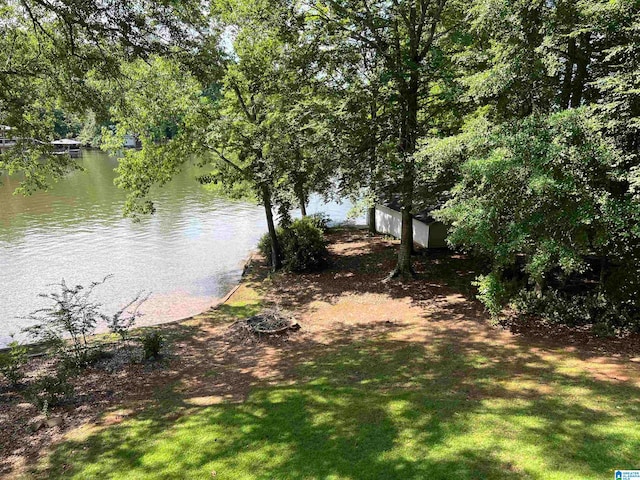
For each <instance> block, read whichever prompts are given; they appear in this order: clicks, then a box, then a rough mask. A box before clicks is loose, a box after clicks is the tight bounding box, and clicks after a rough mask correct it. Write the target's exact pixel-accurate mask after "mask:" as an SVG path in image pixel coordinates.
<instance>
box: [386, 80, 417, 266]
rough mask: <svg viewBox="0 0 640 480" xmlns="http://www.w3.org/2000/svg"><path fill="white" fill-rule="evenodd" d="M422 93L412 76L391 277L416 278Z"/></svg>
mask: <svg viewBox="0 0 640 480" xmlns="http://www.w3.org/2000/svg"><path fill="white" fill-rule="evenodd" d="M418 89H419V73H418V72H417V71H416V70H414V71H412V72H411V76H410V78H409V83H408V85H407V89H406V90H405V92H404V93H405V95H404V96H405V99H406V100H405V101H406V107H405V108H406V110H405V111H404V112H403V113H404V114H405V115H404V116H405V118H404V121H403V128H402V133H401V136H402V138H401V139H400V142H399V147H400V155H401V156H402V188H401V195H402V233H401V236H400V249H399V250H398V263H397V265H396V268H395V269H394V271H393V272H392V273H391V277H405V278H406V277H412V276H413V275H414V271H413V267H412V266H411V252H412V251H413V218H412V215H411V211H412V209H413V182H414V176H415V160H414V158H413V154H414V153H415V150H416V135H417V130H418Z"/></svg>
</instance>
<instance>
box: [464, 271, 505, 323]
mask: <svg viewBox="0 0 640 480" xmlns="http://www.w3.org/2000/svg"><path fill="white" fill-rule="evenodd" d="M472 284H473V286H475V287H476V288H477V289H478V295H477V298H478V300H480V301H481V302H482V303H483V304H484V306H485V307H486V309H487V310H488V311H489V313H490V314H491V316H492V317H497V316H498V315H500V313H501V312H502V309H503V307H504V304H505V301H506V299H507V295H506V291H507V289H506V287H505V284H504V283H503V282H502V281H501V280H500V279H499V278H498V276H497V275H496V274H494V273H490V274H489V275H480V276H478V277H477V279H476V280H475V281H474V282H472Z"/></svg>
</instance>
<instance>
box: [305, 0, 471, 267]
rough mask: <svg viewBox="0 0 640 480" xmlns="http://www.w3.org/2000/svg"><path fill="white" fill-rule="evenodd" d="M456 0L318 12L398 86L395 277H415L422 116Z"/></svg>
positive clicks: (331, 5) (346, 5)
mask: <svg viewBox="0 0 640 480" xmlns="http://www.w3.org/2000/svg"><path fill="white" fill-rule="evenodd" d="M458 6H459V4H458V2H455V1H453V0H449V1H447V0H406V1H404V0H402V1H401V0H398V1H394V2H391V3H389V2H383V1H373V2H371V1H368V0H353V1H352V0H347V1H338V0H325V1H321V2H317V3H316V4H314V9H313V13H314V14H315V15H316V16H317V18H318V19H319V22H320V23H323V24H325V25H327V26H328V27H327V28H330V29H333V30H337V31H340V32H342V33H343V36H346V37H347V38H348V40H349V41H350V42H355V43H356V44H359V45H360V46H361V48H363V49H366V50H369V51H370V52H371V54H372V55H375V56H377V57H378V58H379V59H380V62H381V65H382V66H383V71H384V76H386V77H387V78H388V81H389V84H390V85H391V86H392V87H393V93H394V95H393V101H394V102H395V105H394V110H395V112H394V128H395V129H396V134H395V138H394V144H395V158H393V159H392V160H391V161H390V162H389V164H387V165H385V167H386V168H387V169H389V170H390V171H391V172H392V173H393V174H394V176H395V180H396V188H397V190H398V193H400V196H401V205H402V235H401V244H400V249H399V251H398V262H397V266H396V268H395V269H394V271H393V272H392V274H391V276H398V275H400V276H407V275H411V274H412V272H413V270H412V265H411V253H412V247H413V224H412V210H413V207H414V186H415V185H414V184H415V180H416V164H415V156H414V154H415V152H416V146H417V142H418V138H419V137H420V135H421V134H423V133H424V131H425V130H426V128H427V125H428V119H427V118H424V117H423V116H422V115H421V112H422V109H423V107H424V105H425V104H427V103H428V102H429V101H430V93H431V91H430V88H429V86H430V82H432V81H433V80H434V79H435V78H437V77H438V74H439V72H438V65H437V62H434V59H435V57H436V56H437V55H439V54H441V53H442V52H438V53H437V54H436V50H437V46H438V45H439V43H440V41H441V40H442V39H443V38H445V37H446V36H447V35H448V34H450V33H451V32H453V31H455V30H456V28H457V26H458V24H457V21H458V18H457V13H458V12H457V11H456V8H457V7H458Z"/></svg>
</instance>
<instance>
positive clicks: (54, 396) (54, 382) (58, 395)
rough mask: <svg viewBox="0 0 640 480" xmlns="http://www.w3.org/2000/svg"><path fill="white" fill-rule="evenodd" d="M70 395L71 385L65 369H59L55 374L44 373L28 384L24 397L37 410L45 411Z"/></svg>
mask: <svg viewBox="0 0 640 480" xmlns="http://www.w3.org/2000/svg"><path fill="white" fill-rule="evenodd" d="M72 395H73V385H71V384H70V383H69V381H68V375H67V373H66V371H65V370H59V371H58V372H57V374H56V375H46V376H44V377H41V378H39V379H38V380H36V381H35V382H33V383H32V384H31V385H29V388H28V389H27V392H26V394H25V399H26V400H27V401H28V402H30V403H32V404H33V405H35V406H36V407H37V408H38V410H41V411H44V412H46V411H47V410H48V408H49V407H53V406H56V405H58V404H60V403H62V402H63V401H65V400H67V399H68V398H70V397H71V396H72Z"/></svg>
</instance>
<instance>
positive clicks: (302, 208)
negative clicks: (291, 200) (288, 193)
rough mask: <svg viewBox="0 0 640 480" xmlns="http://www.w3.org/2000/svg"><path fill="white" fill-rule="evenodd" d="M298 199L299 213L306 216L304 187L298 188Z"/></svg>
mask: <svg viewBox="0 0 640 480" xmlns="http://www.w3.org/2000/svg"><path fill="white" fill-rule="evenodd" d="M298 199H299V201H300V213H301V214H302V216H303V217H306V216H307V197H306V196H305V194H304V189H303V188H300V189H298Z"/></svg>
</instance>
